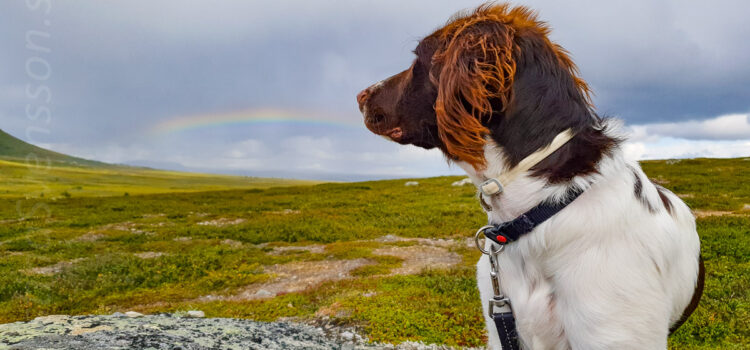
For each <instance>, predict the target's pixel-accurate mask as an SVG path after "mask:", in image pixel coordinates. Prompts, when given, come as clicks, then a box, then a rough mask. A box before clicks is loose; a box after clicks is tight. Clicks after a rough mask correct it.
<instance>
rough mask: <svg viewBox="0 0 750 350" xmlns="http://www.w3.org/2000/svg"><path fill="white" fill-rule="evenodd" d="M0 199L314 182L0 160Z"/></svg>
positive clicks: (261, 186)
mask: <svg viewBox="0 0 750 350" xmlns="http://www.w3.org/2000/svg"><path fill="white" fill-rule="evenodd" d="M0 179H2V181H3V183H2V185H1V186H0V198H17V197H23V198H28V199H32V198H38V199H50V200H58V199H64V198H70V197H101V196H129V195H136V194H153V193H173V192H199V191H216V190H228V189H249V188H269V187H278V186H293V185H306V184H307V185H309V184H314V183H319V182H317V181H303V180H287V179H274V178H259V177H244V176H223V175H212V174H196V173H184V172H176V171H165V170H153V169H146V168H136V167H125V166H112V167H75V166H65V165H59V164H57V165H52V166H49V165H46V164H37V163H36V162H33V163H26V162H18V161H9V160H2V159H0Z"/></svg>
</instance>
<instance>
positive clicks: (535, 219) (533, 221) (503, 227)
mask: <svg viewBox="0 0 750 350" xmlns="http://www.w3.org/2000/svg"><path fill="white" fill-rule="evenodd" d="M581 193H583V190H581V189H577V190H575V191H574V192H571V193H569V194H568V196H567V197H566V198H565V199H564V200H563V201H561V202H559V203H552V204H550V203H546V202H544V203H542V204H539V205H537V206H536V207H534V208H531V210H529V211H527V212H525V213H523V215H521V216H519V217H517V218H515V219H513V220H511V221H506V222H503V223H501V224H495V225H492V227H488V228H487V229H485V230H484V235H485V237H487V238H489V239H491V240H492V241H494V242H495V243H497V244H500V245H504V244H508V243H510V242H513V241H516V240H518V239H519V238H521V236H523V235H525V234H527V233H529V232H531V231H532V230H533V229H534V228H535V227H537V226H539V225H540V224H541V223H543V222H545V221H547V219H549V218H551V217H552V216H554V215H555V214H557V213H558V212H560V211H561V210H563V209H565V207H567V206H568V204H570V203H572V202H573V201H574V200H575V199H576V198H578V196H580V195H581Z"/></svg>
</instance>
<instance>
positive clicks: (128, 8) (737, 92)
mask: <svg viewBox="0 0 750 350" xmlns="http://www.w3.org/2000/svg"><path fill="white" fill-rule="evenodd" d="M513 3H514V4H522V5H526V6H529V7H531V8H533V9H535V10H537V12H538V13H539V16H540V18H541V19H543V20H544V21H546V22H548V23H549V24H550V26H551V27H552V28H553V31H552V34H551V36H552V39H553V40H554V41H556V42H557V43H559V44H561V45H562V46H563V47H565V48H566V49H567V50H568V51H570V52H571V55H572V57H573V59H574V60H575V61H576V63H577V64H578V66H579V67H580V69H581V73H582V76H583V78H584V79H585V80H587V81H588V82H589V84H590V85H591V87H592V88H593V90H594V93H595V96H594V102H595V104H596V106H597V110H598V112H599V113H600V114H601V115H606V116H611V117H616V118H619V119H621V120H622V121H623V122H624V125H625V126H624V128H625V131H626V132H627V133H628V134H629V135H630V139H629V141H628V142H627V143H626V144H625V146H624V149H625V152H626V154H627V155H628V156H630V157H632V158H635V159H665V158H688V157H741V156H750V119H749V118H748V115H750V40H748V38H750V26H748V25H747V16H748V14H750V2H748V1H745V0H716V1H712V2H706V1H699V0H627V1H619V0H615V1H594V0H569V1H558V0H528V1H524V2H513ZM479 4H481V2H480V1H455V0H454V1H447V0H429V1H428V0H424V1H406V0H398V1H395V0H381V1H377V2H374V1H357V0H346V1H312V0H294V1H292V0H289V1H259V0H255V1H240V0H236V1H228V0H217V1H211V2H210V5H209V2H205V1H201V2H199V1H185V0H170V1H158V2H156V1H150V0H127V1H125V0H118V1H96V0H85V1H83V0H82V1H67V2H61V1H48V0H26V1H3V2H2V3H0V48H2V50H0V128H1V129H3V130H5V131H7V132H9V133H11V134H12V135H15V136H17V137H19V138H21V139H23V140H25V141H27V142H31V143H34V144H36V145H40V146H42V147H47V148H50V149H53V150H55V151H58V152H63V153H68V154H72V155H75V156H79V157H84V158H89V159H95V160H100V161H105V162H112V163H120V164H132V165H143V166H151V167H156V168H167V169H174V170H189V171H200V172H209V173H226V174H242V175H250V176H274V177H289V178H307V179H323V180H339V181H347V180H365V179H381V178H398V177H422V176H436V175H446V174H461V173H462V171H461V170H460V169H459V168H458V167H456V166H450V165H449V164H448V163H447V162H446V161H445V159H444V157H443V156H442V154H441V153H440V152H439V151H437V150H431V151H427V150H423V149H421V148H416V147H412V146H400V145H397V144H395V143H391V142H388V141H386V140H384V139H383V138H381V137H379V136H376V135H373V134H371V133H370V132H369V131H367V130H366V129H365V127H364V125H363V123H362V116H361V114H360V113H359V110H358V109H357V105H356V101H355V96H356V94H357V93H358V92H359V91H360V90H362V89H363V88H365V87H367V86H369V85H370V84H372V83H374V82H377V81H379V80H381V79H383V78H386V77H388V76H390V75H392V74H395V73H397V72H400V71H401V70H403V69H405V68H407V67H408V66H409V65H410V64H411V61H412V60H413V54H412V52H411V51H412V50H413V49H414V47H415V46H416V44H417V42H418V41H419V39H420V38H421V37H423V36H425V35H427V34H429V33H431V32H432V31H433V30H434V29H436V28H438V27H440V26H441V24H443V23H445V21H446V20H447V19H448V18H449V17H450V16H451V15H452V14H453V13H455V12H457V11H459V10H462V9H467V8H473V7H476V6H477V5H479Z"/></svg>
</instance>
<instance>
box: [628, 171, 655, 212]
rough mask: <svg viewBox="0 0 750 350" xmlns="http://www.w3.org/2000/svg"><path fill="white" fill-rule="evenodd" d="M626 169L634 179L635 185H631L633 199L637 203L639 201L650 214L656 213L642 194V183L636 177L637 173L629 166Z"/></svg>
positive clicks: (639, 178) (638, 177)
mask: <svg viewBox="0 0 750 350" xmlns="http://www.w3.org/2000/svg"><path fill="white" fill-rule="evenodd" d="M628 168H629V169H630V171H631V172H632V173H633V178H635V183H634V184H633V194H634V195H635V198H636V199H638V201H640V202H641V204H643V206H644V207H646V209H648V211H649V212H650V213H652V214H653V213H656V208H654V206H653V205H651V202H649V201H648V198H646V196H645V195H644V194H643V182H642V181H641V177H640V176H638V172H637V171H636V170H635V169H634V168H633V167H631V166H629V165H628Z"/></svg>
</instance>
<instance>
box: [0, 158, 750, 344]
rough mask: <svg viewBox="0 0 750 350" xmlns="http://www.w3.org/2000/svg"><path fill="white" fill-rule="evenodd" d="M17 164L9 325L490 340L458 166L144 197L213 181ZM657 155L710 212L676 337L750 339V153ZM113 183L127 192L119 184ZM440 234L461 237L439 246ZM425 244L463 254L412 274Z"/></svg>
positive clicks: (7, 258)
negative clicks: (123, 317) (286, 330)
mask: <svg viewBox="0 0 750 350" xmlns="http://www.w3.org/2000/svg"><path fill="white" fill-rule="evenodd" d="M3 164H4V163H3ZM3 164H0V171H3V173H2V174H1V175H0V178H2V179H3V185H2V187H0V195H2V196H4V197H5V198H4V199H3V200H2V201H0V322H11V321H18V320H28V319H31V318H34V317H36V316H39V315H46V314H60V313H62V314H86V313H111V312H114V311H126V310H138V311H143V312H163V311H180V310H191V309H200V310H204V311H205V312H206V314H207V316H222V317H244V318H252V319H257V320H276V319H279V318H294V319H298V320H302V321H313V320H316V319H319V318H321V317H329V318H330V319H332V320H333V321H334V322H337V323H342V324H351V325H356V326H358V327H360V328H361V330H362V331H363V333H364V334H366V335H367V336H369V337H370V339H372V340H376V341H388V342H399V341H403V340H407V339H410V340H422V341H425V342H428V343H445V344H450V345H465V346H477V345H481V344H482V343H483V341H484V339H483V332H484V330H483V327H484V326H483V321H482V316H481V305H480V300H479V298H478V293H477V292H476V290H475V278H474V267H473V264H474V263H475V261H476V259H477V258H478V257H479V255H478V253H477V252H476V251H475V249H473V248H471V247H470V246H467V244H465V242H466V241H465V239H466V238H468V237H470V236H471V235H472V234H473V232H474V230H475V229H476V228H477V227H479V226H480V225H482V224H484V220H485V216H484V214H483V212H482V211H481V209H480V208H479V205H478V204H477V201H476V198H475V194H474V188H472V187H471V186H465V187H451V186H450V183H451V182H452V181H455V180H456V179H458V178H455V177H438V178H430V179H418V180H417V181H419V186H414V187H406V186H404V182H405V181H406V180H392V181H376V182H361V183H339V184H318V185H306V186H291V187H284V188H281V187H273V188H255V189H241V190H240V189H232V190H225V191H208V192H195V193H151V194H138V193H147V192H162V190H163V191H164V192H170V189H171V190H187V189H196V190H200V189H204V190H206V189H211V188H200V187H198V186H196V188H193V186H194V184H190V183H189V182H188V181H186V182H185V183H183V184H180V185H173V184H172V182H170V181H171V180H163V183H160V184H159V185H158V186H151V187H154V188H159V189H160V190H144V191H143V192H139V191H137V190H136V189H137V188H139V186H141V185H142V180H138V179H137V178H132V179H130V180H128V179H118V180H117V181H115V180H111V182H108V181H102V182H101V183H98V182H97V181H98V179H100V178H104V177H103V176H99V175H93V174H92V175H91V178H90V180H87V182H86V183H87V185H80V186H81V187H82V188H81V189H80V190H71V186H72V187H73V188H74V187H75V186H78V185H75V184H74V183H65V184H64V185H58V184H56V183H61V182H62V179H63V178H65V177H63V176H62V175H49V176H45V175H39V177H37V178H35V179H36V180H35V181H37V183H36V186H41V185H44V186H49V188H50V190H49V192H45V193H57V191H60V190H67V191H68V192H69V193H70V196H69V198H67V197H68V196H60V195H56V196H55V197H57V199H56V200H52V199H51V198H50V197H51V196H50V195H45V196H44V197H40V196H39V195H38V193H37V192H35V191H30V192H28V193H31V195H30V196H29V195H28V194H25V193H27V192H25V191H28V190H30V189H31V188H32V187H33V186H32V184H30V183H28V182H26V183H25V182H23V178H24V177H25V176H27V175H28V174H27V175H23V174H19V173H13V171H16V170H11V171H10V174H11V176H15V177H12V178H11V180H10V181H9V180H8V177H7V176H8V175H6V174H8V173H6V172H5V171H8V170H7V169H8V168H7V166H6V165H3ZM643 166H644V169H645V170H646V172H647V174H649V176H651V177H652V178H654V179H655V180H656V181H657V182H659V183H661V184H663V185H664V186H665V187H667V188H670V189H672V190H674V191H675V192H676V193H678V194H679V195H680V196H681V197H683V198H684V200H685V201H686V202H687V203H688V204H689V205H690V206H691V207H692V208H693V209H694V210H696V212H697V214H698V215H699V219H698V229H699V233H700V235H701V239H702V244H703V256H704V258H705V260H706V269H707V280H706V291H705V294H704V297H703V300H702V302H701V305H700V307H699V308H698V310H697V311H696V313H695V314H694V315H693V316H692V317H691V318H690V320H689V321H688V322H687V323H686V324H685V325H683V326H682V328H681V329H680V330H679V331H678V332H677V333H676V334H675V335H673V336H672V337H671V338H670V348H672V349H747V348H749V347H750V327H748V321H749V320H750V311H749V309H750V208H748V207H750V205H748V204H750V181H748V174H750V161H747V160H743V159H729V160H716V159H698V160H683V161H680V162H674V161H668V162H664V161H650V162H644V163H643ZM60 170H61V171H69V170H70V169H67V168H65V169H60ZM70 171H72V170H70ZM55 174H57V173H55ZM58 176H59V178H60V180H59V181H54V179H55V178H56V177H58ZM112 176H117V175H116V174H113V175H112ZM186 176H187V175H186ZM72 178H76V176H72ZM157 178H158V176H157ZM113 179H114V178H113ZM173 180H174V179H173ZM127 181H130V182H127ZM191 181H194V180H191ZM123 182H126V183H128V186H132V187H128V186H124V185H119V183H123ZM149 182H152V183H157V182H159V181H158V180H153V181H151V180H149ZM177 182H178V183H179V181H177ZM115 183H118V185H113V184H115ZM214 184H215V185H216V186H217V188H218V187H221V186H223V184H222V183H214ZM271 185H272V184H268V186H271ZM30 186H31V187H30ZM89 186H90V187H89ZM118 186H124V187H118ZM207 186H208V185H207ZM145 187H149V186H145ZM172 187H176V188H172ZM228 187H229V186H227V187H225V188H228ZM109 188H115V189H116V190H112V191H111V193H107V189H109ZM87 189H90V192H87ZM76 191H77V192H76ZM3 192H4V194H3ZM124 192H129V194H130V195H129V196H125V195H124ZM107 194H111V196H106V195H107ZM746 206H747V207H746ZM386 235H392V236H388V237H391V238H392V237H393V236H397V237H405V238H427V240H415V239H383V236H386ZM436 239H442V240H441V241H440V242H444V243H445V244H443V245H441V246H439V247H438V246H432V245H430V244H429V243H427V242H432V241H436ZM290 247H291V248H290ZM410 249H416V251H419V250H421V249H442V250H440V251H441V252H444V253H445V254H446V255H450V256H454V257H456V259H457V260H456V261H455V262H454V263H453V264H451V265H450V267H446V268H441V269H430V270H426V271H422V272H419V273H398V271H399V269H400V268H403V266H402V264H403V263H404V262H405V261H409V259H412V255H420V254H411V255H409V254H401V253H404V252H406V253H408V252H412V250H410ZM384 252H385V253H384ZM334 262H352V264H353V262H359V263H360V264H359V265H356V266H355V267H353V268H351V269H349V270H347V271H348V274H349V275H351V276H352V277H351V278H347V279H338V280H336V279H331V280H328V281H324V282H323V283H322V284H320V285H317V286H315V287H314V288H301V289H298V290H296V291H293V292H288V293H278V294H275V296H273V297H266V298H255V297H253V296H257V295H259V294H261V293H260V290H261V287H262V288H271V287H272V286H273V285H274V283H277V282H274V281H279V280H280V279H281V280H282V281H283V280H284V278H285V276H287V274H292V273H293V272H292V271H295V270H294V269H292V268H286V269H285V268H284V267H290V266H292V267H298V266H299V267H300V268H304V267H307V268H308V270H304V271H308V272H309V273H311V274H315V273H318V272H320V271H316V270H321V266H322V267H325V266H332V265H326V264H333V263H334ZM352 266H354V265H352ZM250 292H255V294H252V293H251V294H248V293H250Z"/></svg>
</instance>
